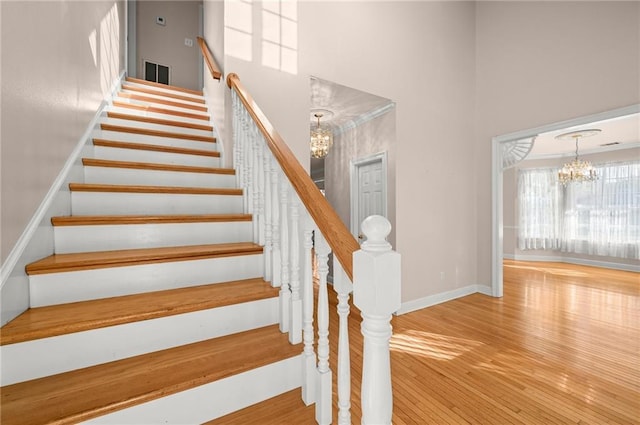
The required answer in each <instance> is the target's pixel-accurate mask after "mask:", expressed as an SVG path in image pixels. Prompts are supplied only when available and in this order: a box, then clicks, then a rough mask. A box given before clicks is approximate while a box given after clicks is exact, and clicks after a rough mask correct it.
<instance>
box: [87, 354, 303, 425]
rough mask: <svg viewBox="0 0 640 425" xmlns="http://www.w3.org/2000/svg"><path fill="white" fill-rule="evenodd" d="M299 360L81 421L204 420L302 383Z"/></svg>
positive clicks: (297, 386) (300, 357)
mask: <svg viewBox="0 0 640 425" xmlns="http://www.w3.org/2000/svg"><path fill="white" fill-rule="evenodd" d="M301 362H302V355H297V356H294V357H290V358H288V359H285V360H281V361H279V362H277V363H271V364H269V365H266V366H262V367H259V368H256V369H252V370H249V371H247V372H243V373H240V374H237V375H233V376H230V377H228V378H224V379H220V380H218V381H215V382H211V383H209V384H205V385H201V386H199V387H195V388H192V389H190V390H187V391H182V392H179V393H176V394H172V395H169V396H166V397H163V398H159V399H155V400H153V401H149V402H147V403H142V404H139V405H137V406H133V407H129V408H126V409H123V410H119V411H117V412H113V413H110V414H107V415H104V416H100V417H98V418H94V419H91V420H89V421H86V422H82V423H83V424H112V425H121V424H159V423H163V424H185V423H189V424H195V423H203V422H206V421H210V420H213V419H216V418H219V417H222V416H224V415H227V414H229V413H232V412H235V411H237V410H240V409H244V408H245V407H249V406H251V405H253V404H256V403H260V402H261V401H265V400H267V399H270V398H272V397H275V396H277V395H280V394H282V393H285V392H287V391H291V390H294V389H296V388H299V387H301V386H302V368H301V367H300V364H301ZM221 394H224V396H221Z"/></svg>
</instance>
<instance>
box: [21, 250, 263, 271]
mask: <svg viewBox="0 0 640 425" xmlns="http://www.w3.org/2000/svg"><path fill="white" fill-rule="evenodd" d="M258 253H262V247H261V246H260V245H257V244H254V243H251V242H234V243H224V244H210V245H188V246H175V247H161V248H144V249H123V250H118V251H97V252H81V253H71V254H53V255H50V256H48V257H45V258H43V259H41V260H38V261H35V262H33V263H31V264H27V266H26V268H25V269H26V271H27V274H29V275H36V274H45V273H60V272H69V271H78V270H89V269H99V268H106V267H123V266H131V265H142V264H152V263H162V262H169V261H189V260H198V259H204V258H215V257H229V256H235V255H251V254H258Z"/></svg>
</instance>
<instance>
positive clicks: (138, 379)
mask: <svg viewBox="0 0 640 425" xmlns="http://www.w3.org/2000/svg"><path fill="white" fill-rule="evenodd" d="M258 347H259V349H258ZM299 355H300V347H299V346H297V345H291V344H289V342H288V337H287V335H286V334H282V333H280V331H279V330H278V325H271V326H266V327H263V328H259V329H254V330H251V331H245V332H241V333H236V334H232V335H227V336H223V337H220V338H215V339H210V340H206V341H201V342H196V343H192V344H188V345H182V346H178V347H174V348H169V349H166V350H161V351H157V352H154V353H149V354H143V355H139V356H135V357H130V358H127V359H123V360H118V361H114V362H110V363H104V364H101V365H97V366H91V367H87V368H84V369H79V370H74V371H70V372H65V373H61V374H58V375H53V376H49V377H45V378H39V379H36V380H32V381H27V382H22V383H18V384H13V385H8V386H5V387H3V388H2V401H3V405H2V418H1V419H2V424H3V425H13V424H21V425H32V424H41V423H45V422H47V423H56V424H66V423H77V422H81V421H86V420H88V419H91V418H94V417H97V416H101V415H104V414H107V413H110V412H113V411H116V410H120V409H124V408H127V407H130V406H133V405H136V404H140V403H143V402H147V401H150V400H153V399H156V398H159V397H163V396H166V395H170V394H174V393H177V392H180V391H184V390H187V389H189V388H194V387H197V386H200V385H204V384H207V383H210V382H214V381H217V380H219V379H223V378H226V377H229V376H233V375H236V374H239V373H242V372H244V371H247V370H251V369H254V368H258V367H261V366H265V365H268V364H272V363H275V362H277V361H281V360H284V359H288V358H292V357H296V356H299Z"/></svg>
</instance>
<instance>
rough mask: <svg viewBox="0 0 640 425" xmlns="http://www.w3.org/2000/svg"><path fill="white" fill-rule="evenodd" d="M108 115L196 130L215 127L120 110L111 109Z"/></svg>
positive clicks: (121, 118) (207, 129)
mask: <svg viewBox="0 0 640 425" xmlns="http://www.w3.org/2000/svg"><path fill="white" fill-rule="evenodd" d="M107 117H109V118H114V119H119V120H127V121H139V122H146V123H149V124H159V125H167V126H172V127H183V128H191V129H194V130H203V131H213V127H212V126H210V125H203V124H193V123H190V122H183V121H173V120H167V119H162V118H153V117H147V116H140V115H132V114H123V113H120V112H112V111H109V112H107Z"/></svg>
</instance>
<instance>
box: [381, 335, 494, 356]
mask: <svg viewBox="0 0 640 425" xmlns="http://www.w3.org/2000/svg"><path fill="white" fill-rule="evenodd" d="M482 345H484V344H483V343H481V342H479V341H473V340H470V339H464V338H456V337H453V336H448V335H440V334H435V333H430V332H423V331H415V330H409V331H405V332H399V333H395V334H394V335H393V336H392V337H391V341H390V342H389V347H390V349H391V351H401V352H405V353H408V354H412V355H418V356H423V357H428V358H431V359H434V360H453V359H455V358H456V357H458V356H460V355H462V354H464V353H466V352H468V351H471V350H473V349H475V348H478V347H480V346H482Z"/></svg>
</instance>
